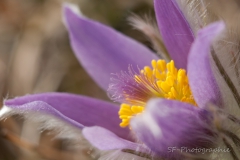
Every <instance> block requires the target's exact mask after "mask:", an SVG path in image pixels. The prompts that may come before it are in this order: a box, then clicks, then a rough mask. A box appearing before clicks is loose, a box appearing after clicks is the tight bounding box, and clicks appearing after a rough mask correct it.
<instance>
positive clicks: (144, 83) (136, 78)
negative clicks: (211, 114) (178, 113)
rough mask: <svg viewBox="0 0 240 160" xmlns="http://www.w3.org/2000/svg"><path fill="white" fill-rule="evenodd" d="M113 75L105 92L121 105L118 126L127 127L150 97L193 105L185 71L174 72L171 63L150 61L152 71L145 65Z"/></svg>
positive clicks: (177, 70) (173, 66)
mask: <svg viewBox="0 0 240 160" xmlns="http://www.w3.org/2000/svg"><path fill="white" fill-rule="evenodd" d="M116 76H117V78H113V79H112V81H113V83H112V84H110V86H109V93H110V95H111V98H112V99H113V100H115V101H118V102H121V103H123V104H122V105H121V108H120V110H119V117H120V119H122V123H121V124H120V126H121V127H126V126H128V125H129V122H130V120H131V118H132V117H133V116H136V115H137V114H140V113H142V112H143V111H144V107H145V105H146V103H147V101H148V100H149V99H151V98H157V97H158V98H166V99H171V100H178V101H181V102H185V103H190V104H192V105H195V106H196V102H195V100H194V99H193V96H192V93H191V90H190V86H189V83H188V78H187V75H186V71H185V70H184V69H177V68H176V67H175V65H174V61H170V62H169V63H166V62H165V61H164V60H158V61H156V60H152V68H151V67H149V66H146V67H144V69H143V70H140V71H139V72H138V73H136V72H135V71H134V70H133V69H132V68H131V67H130V68H129V72H128V73H127V72H122V73H121V74H117V75H116Z"/></svg>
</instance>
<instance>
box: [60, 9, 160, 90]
mask: <svg viewBox="0 0 240 160" xmlns="http://www.w3.org/2000/svg"><path fill="white" fill-rule="evenodd" d="M64 16H65V19H66V23H67V27H68V31H69V35H70V41H71V46H72V48H73V50H74V52H75V54H76V56H77V58H78V60H79V61H80V62H81V64H82V65H83V67H84V68H85V69H86V71H87V72H88V73H89V74H90V75H91V76H92V78H93V79H94V80H95V81H96V82H97V83H98V84H99V85H100V86H101V87H102V88H103V89H105V90H107V88H108V84H109V82H110V76H111V73H118V72H120V71H121V70H127V69H128V67H129V65H130V64H131V65H132V66H134V67H135V68H137V66H138V67H140V68H143V67H144V66H146V65H150V64H151V60H152V59H158V58H157V56H156V55H154V54H153V53H152V52H151V51H150V50H149V49H148V48H146V47H145V46H143V45H141V44H140V43H138V42H136V41H134V40H133V39H130V38H128V37H126V36H124V35H123V34H121V33H119V32H117V31H115V30H113V29H111V28H109V27H107V26H105V25H103V24H100V23H98V22H95V21H93V20H90V19H87V18H85V17H82V16H79V15H78V14H75V13H74V11H73V10H72V9H71V7H68V6H65V7H64Z"/></svg>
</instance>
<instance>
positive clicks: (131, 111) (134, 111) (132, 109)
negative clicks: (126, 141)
mask: <svg viewBox="0 0 240 160" xmlns="http://www.w3.org/2000/svg"><path fill="white" fill-rule="evenodd" d="M143 110H144V107H142V106H130V105H128V104H124V103H123V104H121V108H120V110H119V115H120V119H122V123H120V126H121V127H126V126H128V125H129V122H130V119H131V118H132V117H133V116H136V115H138V114H140V113H142V112H143Z"/></svg>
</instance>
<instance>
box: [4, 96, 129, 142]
mask: <svg viewBox="0 0 240 160" xmlns="http://www.w3.org/2000/svg"><path fill="white" fill-rule="evenodd" d="M5 106H7V107H10V108H12V109H18V110H19V112H42V113H46V114H50V115H53V116H56V117H58V118H60V119H62V120H64V121H66V122H68V123H70V124H73V125H74V126H77V127H79V128H83V127H84V126H95V125H98V126H101V127H104V128H106V129H108V130H110V131H112V132H114V133H115V134H116V135H118V136H119V137H122V138H126V139H130V137H131V136H130V133H129V130H128V129H123V128H121V127H119V124H120V122H121V120H120V119H119V118H118V117H119V116H118V110H119V106H118V105H114V104H112V103H108V102H104V101H101V100H97V99H93V98H88V97H84V96H77V95H73V94H67V93H44V94H36V95H29V96H23V97H20V98H15V99H11V100H7V101H5Z"/></svg>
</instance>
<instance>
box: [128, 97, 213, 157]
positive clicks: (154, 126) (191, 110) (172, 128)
mask: <svg viewBox="0 0 240 160" xmlns="http://www.w3.org/2000/svg"><path fill="white" fill-rule="evenodd" d="M202 112H203V110H201V109H199V108H197V107H194V106H191V105H190V104H187V103H182V102H179V101H171V100H166V99H154V100H151V101H150V102H149V103H148V104H147V107H146V110H145V112H144V113H143V114H142V115H140V116H137V117H136V118H134V119H133V120H132V122H131V126H132V129H133V132H135V134H136V136H137V137H138V138H139V139H140V140H141V141H143V142H144V143H145V144H146V145H147V146H148V147H149V148H150V149H152V150H153V151H154V152H156V153H157V154H158V155H159V156H163V157H166V158H169V159H171V158H173V159H174V157H176V156H177V157H179V158H178V159H182V157H180V155H179V153H178V151H177V150H174V151H173V152H170V150H171V151H172V149H174V148H170V147H176V148H175V149H182V148H181V147H187V148H188V149H192V148H196V147H198V148H209V147H212V146H213V141H214V140H215V139H214V136H213V135H214V133H213V131H211V130H210V129H209V128H210V127H209V126H208V125H207V123H205V122H204V121H205V118H206V117H207V116H206V115H208V114H206V113H204V118H202V114H203V113H202Z"/></svg>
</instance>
